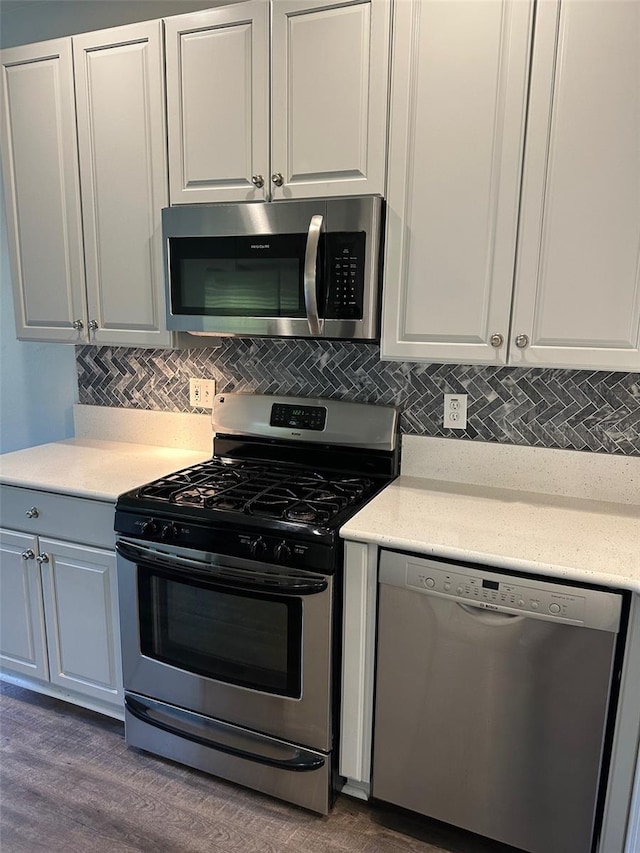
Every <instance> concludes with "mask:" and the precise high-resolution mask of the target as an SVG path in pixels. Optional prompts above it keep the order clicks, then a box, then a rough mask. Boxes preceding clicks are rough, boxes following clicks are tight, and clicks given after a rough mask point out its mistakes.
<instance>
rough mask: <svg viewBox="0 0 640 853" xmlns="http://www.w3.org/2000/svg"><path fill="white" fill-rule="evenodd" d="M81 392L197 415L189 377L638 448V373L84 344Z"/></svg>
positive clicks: (315, 346) (481, 432) (413, 421)
mask: <svg viewBox="0 0 640 853" xmlns="http://www.w3.org/2000/svg"><path fill="white" fill-rule="evenodd" d="M76 360H77V367H78V386H79V400H80V402H81V403H86V404H89V405H95V406H120V407H127V408H140V409H163V410H170V411H180V412H194V411H197V410H194V409H192V408H190V406H189V377H190V376H199V377H203V378H213V379H215V380H216V384H217V388H216V390H217V391H218V392H222V391H227V392H228V391H251V392H254V393H260V394H286V395H289V396H296V395H297V396H302V397H333V398H336V399H344V400H359V401H363V402H370V403H386V404H389V403H393V404H395V405H397V406H400V407H401V409H402V413H403V415H402V421H401V423H402V431H403V432H404V433H410V434H413V435H430V436H448V437H451V436H453V435H457V436H458V437H460V438H467V439H479V440H481V441H497V442H504V443H507V444H525V445H531V446H536V447H563V448H570V449H575V450H592V451H596V452H601V453H620V454H626V455H633V456H640V374H637V373H610V372H597V371H587V370H551V369H547V368H530V369H522V368H509V367H499V368H495V367H479V366H468V365H451V364H415V363H409V362H390V361H380V351H379V347H378V346H376V345H374V344H354V343H342V342H330V341H302V340H276V339H259V338H256V339H251V340H249V339H244V338H242V339H241V338H222V339H221V346H220V348H219V349H191V350H174V351H166V350H147V349H129V348H125V347H91V346H82V347H77V348H76ZM445 392H446V393H449V392H453V393H463V392H464V393H466V394H468V395H469V400H468V403H469V415H468V423H467V429H466V430H463V431H460V432H456V433H453V431H451V430H448V429H444V428H443V426H442V394H443V393H445Z"/></svg>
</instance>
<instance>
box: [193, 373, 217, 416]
mask: <svg viewBox="0 0 640 853" xmlns="http://www.w3.org/2000/svg"><path fill="white" fill-rule="evenodd" d="M215 395H216V381H215V379H194V378H191V379H189V405H190V406H193V407H194V408H195V409H212V408H213V398H214V397H215Z"/></svg>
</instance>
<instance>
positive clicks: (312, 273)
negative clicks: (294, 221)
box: [303, 213, 324, 335]
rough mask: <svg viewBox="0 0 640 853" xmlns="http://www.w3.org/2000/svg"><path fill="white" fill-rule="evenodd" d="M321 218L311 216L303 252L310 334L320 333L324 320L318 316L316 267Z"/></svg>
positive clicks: (305, 301) (316, 215) (317, 215)
mask: <svg viewBox="0 0 640 853" xmlns="http://www.w3.org/2000/svg"><path fill="white" fill-rule="evenodd" d="M322 222H323V218H322V216H321V215H320V214H319V213H316V214H315V216H312V217H311V222H310V223H309V233H308V234H307V247H306V249H305V252H304V276H303V281H304V306H305V310H306V312H307V323H308V324H309V332H310V333H311V334H312V335H321V334H322V326H323V323H324V321H323V320H321V319H320V317H319V316H318V286H317V282H316V268H317V263H318V245H319V243H320V232H321V231H322Z"/></svg>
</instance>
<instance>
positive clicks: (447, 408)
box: [442, 394, 467, 429]
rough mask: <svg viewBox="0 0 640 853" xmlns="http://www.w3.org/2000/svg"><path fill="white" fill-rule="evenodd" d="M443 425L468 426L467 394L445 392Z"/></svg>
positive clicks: (446, 427)
mask: <svg viewBox="0 0 640 853" xmlns="http://www.w3.org/2000/svg"><path fill="white" fill-rule="evenodd" d="M442 425H443V426H444V427H445V429H466V428H467V394H445V395H444V408H443V419H442Z"/></svg>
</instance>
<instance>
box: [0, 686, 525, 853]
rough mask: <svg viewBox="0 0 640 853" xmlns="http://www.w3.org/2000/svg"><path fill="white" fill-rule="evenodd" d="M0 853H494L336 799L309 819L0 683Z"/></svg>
mask: <svg viewBox="0 0 640 853" xmlns="http://www.w3.org/2000/svg"><path fill="white" fill-rule="evenodd" d="M0 741H1V754H0V761H1V764H0V849H1V850H2V853H45V851H46V853H62V851H64V853H132V851H144V853H147V851H148V853H199V851H203V853H205V851H206V853H499V851H509V850H512V848H506V847H504V846H503V845H498V844H494V843H492V842H488V841H486V840H483V839H480V838H478V837H477V836H473V835H470V834H468V833H463V832H458V831H454V830H451V829H450V828H449V827H445V826H444V825H443V824H439V823H437V822H432V821H427V820H425V819H422V818H419V817H417V816H414V815H411V814H409V813H406V812H402V811H401V810H396V809H393V808H391V807H380V806H378V807H372V806H370V805H368V804H366V803H363V802H360V801H359V800H355V799H353V798H351V797H346V796H340V797H339V798H338V800H337V802H336V805H335V807H334V809H333V812H332V813H331V815H329V816H328V817H318V816H316V815H313V814H311V813H309V812H306V811H304V810H302V809H298V808H296V807H294V806H289V805H287V804H286V803H281V802H279V801H278V800H274V799H272V798H270V797H266V796H263V795H261V794H257V793H255V792H253V791H248V790H246V789H243V788H240V787H238V786H236V785H233V784H231V783H228V782H224V781H222V780H219V779H216V778H214V777H212V776H208V775H206V774H203V773H199V772H198V771H195V770H191V769H188V768H186V767H182V766H181V765H177V764H174V763H173V762H170V761H165V760H163V759H160V758H157V757H154V756H150V755H147V754H146V753H144V752H141V751H139V750H133V749H128V748H127V747H126V744H125V741H124V727H123V725H122V724H121V723H119V722H118V721H116V720H111V719H109V718H107V717H103V716H101V715H99V714H94V713H93V712H91V711H86V710H84V709H82V708H78V707H76V706H73V705H68V704H66V703H64V702H60V701H59V700H57V699H51V698H49V697H47V696H41V695H39V694H37V693H33V692H32V691H29V690H24V689H22V688H19V687H16V686H14V685H10V684H6V683H0Z"/></svg>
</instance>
